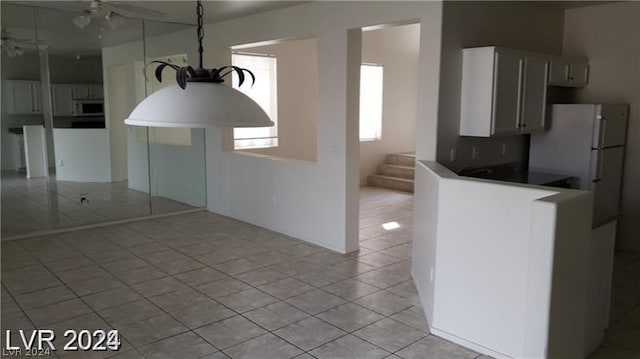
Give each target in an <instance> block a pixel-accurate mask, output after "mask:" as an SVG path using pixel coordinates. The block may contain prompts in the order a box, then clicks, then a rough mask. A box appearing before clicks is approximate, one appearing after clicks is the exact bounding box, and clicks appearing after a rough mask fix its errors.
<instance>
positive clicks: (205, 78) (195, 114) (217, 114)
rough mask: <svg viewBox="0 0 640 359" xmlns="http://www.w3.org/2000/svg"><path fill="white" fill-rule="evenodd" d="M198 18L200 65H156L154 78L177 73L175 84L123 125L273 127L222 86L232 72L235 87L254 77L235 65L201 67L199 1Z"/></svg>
mask: <svg viewBox="0 0 640 359" xmlns="http://www.w3.org/2000/svg"><path fill="white" fill-rule="evenodd" d="M196 4H197V5H196V15H197V18H198V28H197V35H198V53H199V66H198V67H197V68H193V67H191V66H182V67H179V66H177V65H175V64H172V63H169V62H164V61H152V62H151V63H157V64H159V65H158V66H157V67H156V70H155V77H156V79H157V80H158V81H159V82H162V71H163V70H164V69H173V70H175V72H176V82H177V84H176V85H170V86H167V87H164V88H162V89H160V90H158V91H156V92H154V93H152V94H151V95H149V96H148V97H147V98H145V99H144V100H142V102H140V103H139V104H138V106H136V108H134V109H133V111H132V112H131V114H130V115H129V118H127V119H125V120H124V123H125V124H127V125H132V126H147V127H183V128H206V127H271V126H273V125H274V123H273V122H271V120H270V119H269V116H267V114H266V113H265V112H264V110H263V109H262V108H261V107H260V105H258V104H257V103H256V102H255V101H253V100H252V99H251V98H250V97H249V96H247V95H245V94H243V93H242V92H240V91H238V90H235V89H233V88H231V87H228V86H225V85H224V84H223V82H224V78H225V77H226V76H230V75H231V74H233V73H234V72H235V73H236V74H237V76H238V86H242V84H243V83H244V82H245V79H246V78H247V77H246V76H249V78H250V79H251V82H252V84H253V83H254V82H255V80H256V78H255V76H254V75H253V73H252V72H251V71H250V70H247V69H243V68H240V67H237V66H223V67H220V68H217V69H215V68H214V69H206V68H204V67H203V66H202V54H203V52H204V48H203V46H202V40H203V38H204V29H203V22H202V14H203V13H204V8H203V7H202V1H201V0H198V1H197V3H196Z"/></svg>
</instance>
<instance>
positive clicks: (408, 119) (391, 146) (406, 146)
mask: <svg viewBox="0 0 640 359" xmlns="http://www.w3.org/2000/svg"><path fill="white" fill-rule="evenodd" d="M419 51H420V24H411V25H403V26H396V27H389V28H383V29H378V30H372V31H364V32H363V33H362V62H365V63H374V64H381V65H383V67H384V70H383V71H384V80H383V100H382V138H381V139H380V140H377V141H362V142H360V184H361V185H365V184H366V183H367V176H369V175H372V174H374V173H376V170H377V167H378V165H379V164H381V163H383V162H384V159H385V156H386V154H388V153H397V152H409V151H413V150H415V143H416V137H415V127H416V115H417V110H418V107H417V100H418V97H417V93H416V91H417V89H418V84H417V76H416V75H417V73H418V54H419Z"/></svg>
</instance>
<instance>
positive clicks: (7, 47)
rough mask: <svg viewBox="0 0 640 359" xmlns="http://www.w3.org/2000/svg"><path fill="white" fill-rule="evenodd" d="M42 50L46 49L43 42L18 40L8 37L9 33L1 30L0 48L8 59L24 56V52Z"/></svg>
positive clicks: (17, 38)
mask: <svg viewBox="0 0 640 359" xmlns="http://www.w3.org/2000/svg"><path fill="white" fill-rule="evenodd" d="M36 47H37V48H38V49H39V50H43V49H46V48H47V45H46V43H45V42H44V41H38V42H36V41H35V40H32V39H25V38H19V37H15V36H11V35H9V33H8V32H7V31H6V30H5V29H2V34H1V35H0V48H1V49H2V50H3V51H5V52H6V53H7V55H8V56H9V57H16V56H22V55H24V52H25V50H30V49H35V48H36Z"/></svg>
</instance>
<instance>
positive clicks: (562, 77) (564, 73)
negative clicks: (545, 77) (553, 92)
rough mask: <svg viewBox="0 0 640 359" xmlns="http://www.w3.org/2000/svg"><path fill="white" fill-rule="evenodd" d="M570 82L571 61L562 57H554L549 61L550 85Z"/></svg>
mask: <svg viewBox="0 0 640 359" xmlns="http://www.w3.org/2000/svg"><path fill="white" fill-rule="evenodd" d="M568 84H569V62H567V61H566V60H564V59H562V58H552V59H551V60H550V62H549V85H556V86H567V85H568Z"/></svg>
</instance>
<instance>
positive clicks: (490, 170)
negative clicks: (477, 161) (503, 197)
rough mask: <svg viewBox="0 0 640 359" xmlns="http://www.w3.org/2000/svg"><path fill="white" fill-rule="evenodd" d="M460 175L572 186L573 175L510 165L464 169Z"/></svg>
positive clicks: (545, 184)
mask: <svg viewBox="0 0 640 359" xmlns="http://www.w3.org/2000/svg"><path fill="white" fill-rule="evenodd" d="M458 175H460V176H467V177H474V178H483V179H490V180H495V181H505V182H515V183H525V184H532V185H540V186H554V187H564V188H571V187H572V186H571V181H572V180H573V179H574V177H572V176H567V175H561V174H556V173H545V172H533V171H516V170H515V169H514V168H513V167H511V166H509V165H497V166H490V167H481V168H471V169H464V170H462V171H460V172H459V173H458Z"/></svg>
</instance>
